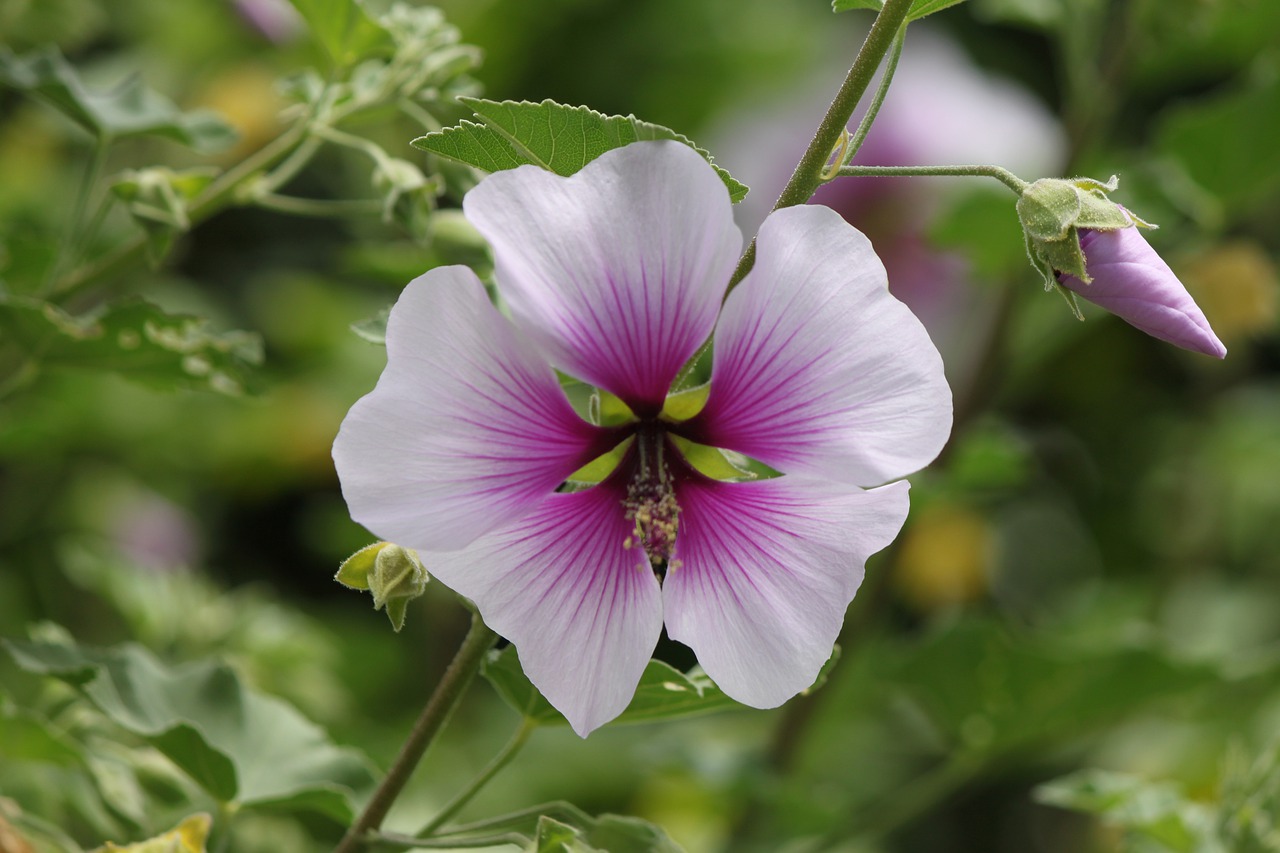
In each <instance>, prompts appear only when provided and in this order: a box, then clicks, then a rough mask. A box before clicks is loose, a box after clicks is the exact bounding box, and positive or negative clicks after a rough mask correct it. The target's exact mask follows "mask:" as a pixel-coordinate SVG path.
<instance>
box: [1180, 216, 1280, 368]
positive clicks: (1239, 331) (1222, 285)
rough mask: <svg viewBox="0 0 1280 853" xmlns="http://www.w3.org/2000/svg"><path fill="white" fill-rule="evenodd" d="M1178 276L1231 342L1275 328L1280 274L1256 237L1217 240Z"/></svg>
mask: <svg viewBox="0 0 1280 853" xmlns="http://www.w3.org/2000/svg"><path fill="white" fill-rule="evenodd" d="M1182 276H1183V280H1184V281H1185V282H1186V285H1187V289H1188V290H1189V291H1191V294H1192V295H1193V296H1194V297H1195V299H1196V301H1197V302H1198V303H1199V304H1200V305H1201V306H1202V307H1203V308H1204V313H1205V316H1207V317H1208V318H1209V322H1211V323H1212V324H1213V327H1214V328H1215V329H1216V330H1217V331H1218V334H1219V335H1221V336H1222V338H1223V340H1225V341H1227V342H1228V343H1232V342H1234V341H1238V340H1244V339H1246V338H1251V337H1254V336H1257V335H1260V334H1265V333H1266V332H1267V331H1269V330H1271V329H1274V328H1275V324H1276V316H1277V313H1278V309H1280V278H1278V277H1277V275H1276V265H1275V262H1274V261H1273V260H1272V258H1271V257H1270V256H1269V255H1268V254H1267V253H1266V252H1265V251H1264V250H1263V249H1262V247H1260V246H1259V245H1257V244H1256V243H1253V242H1248V241H1244V240H1240V241H1235V242H1231V243H1221V244H1219V245H1217V246H1214V247H1212V248H1210V249H1209V250H1208V251H1207V252H1205V253H1204V254H1201V255H1199V256H1198V257H1196V258H1194V259H1192V260H1191V261H1190V262H1189V263H1188V264H1186V266H1185V267H1184V268H1183V269H1182Z"/></svg>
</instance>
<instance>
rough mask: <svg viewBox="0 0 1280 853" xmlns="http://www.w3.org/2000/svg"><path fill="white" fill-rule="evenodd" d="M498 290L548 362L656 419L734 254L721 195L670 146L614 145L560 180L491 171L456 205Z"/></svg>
mask: <svg viewBox="0 0 1280 853" xmlns="http://www.w3.org/2000/svg"><path fill="white" fill-rule="evenodd" d="M463 208H464V210H465V211H466V215H467V218H468V219H470V220H471V222H472V223H474V224H475V226H476V228H478V229H479V230H480V233H482V234H483V235H484V236H485V238H486V239H487V240H488V241H489V243H490V244H491V245H492V246H493V251H494V257H495V259H496V261H497V279H498V286H499V289H500V290H501V292H502V295H503V298H505V299H506V301H507V304H508V305H509V306H510V308H511V314H512V316H513V317H514V318H515V320H516V322H517V324H518V325H520V326H521V327H522V328H524V329H525V330H526V331H527V332H528V333H529V334H530V336H532V337H533V339H534V340H535V341H536V342H537V343H538V344H539V345H540V346H542V347H543V348H544V350H545V351H546V352H547V353H548V354H549V357H550V359H551V361H552V363H553V364H555V365H556V366H557V367H559V368H560V369H562V370H564V371H565V372H567V373H570V374H572V375H574V376H576V377H577V378H579V379H582V380H585V381H587V382H590V383H592V384H594V385H598V386H599V387H601V388H604V389H606V390H608V391H610V392H612V393H614V394H616V395H617V396H619V397H621V398H622V399H623V400H624V401H625V402H626V403H627V404H628V405H631V406H632V408H633V409H639V410H641V411H639V412H637V413H638V414H645V413H651V414H656V413H657V411H658V410H659V409H661V407H662V401H663V399H664V398H665V396H666V393H667V390H668V388H669V386H670V385H671V382H672V380H673V379H674V378H675V376H676V373H677V372H678V371H679V369H680V367H681V365H683V364H684V362H685V361H687V360H688V359H689V358H690V357H691V356H692V355H693V354H694V352H695V351H696V350H697V348H698V347H699V346H701V345H702V343H703V341H705V340H706V339H707V336H708V335H710V334H711V329H712V327H713V326H714V325H715V317H716V313H717V311H718V309H719V304H720V299H721V297H722V296H723V295H724V289H725V286H726V284H727V283H728V279H729V275H730V273H731V272H732V271H733V267H734V264H735V263H736V262H737V257H738V252H739V250H740V249H741V248H742V235H741V233H740V232H739V231H738V229H737V227H736V226H735V225H734V224H733V211H732V206H731V205H730V203H729V195H728V191H727V190H726V189H725V187H724V184H723V183H722V182H721V181H720V179H719V177H717V176H716V173H715V171H713V170H712V168H711V167H710V166H709V165H708V164H707V162H706V161H705V160H703V159H702V157H700V156H699V155H698V154H697V152H695V151H694V150H693V149H691V148H689V147H688V146H686V145H682V144H680V143H678V142H637V143H633V144H632V145H628V146H626V147H624V148H616V149H614V150H612V151H608V152H606V153H604V154H602V155H601V156H600V157H598V158H597V159H595V160H593V161H592V162H591V163H588V164H587V165H586V166H585V167H584V168H583V169H582V170H581V171H579V172H578V173H577V174H575V175H573V176H572V177H568V178H564V177H560V176H558V175H554V174H552V173H550V172H546V171H544V170H542V169H539V168H537V167H535V166H521V167H520V168H518V169H512V170H510V171H505V172H498V173H495V174H493V175H490V176H489V177H488V178H486V179H485V180H483V181H482V182H481V183H480V185H479V186H477V187H476V188H475V189H473V190H472V191H471V192H470V193H468V194H467V197H466V198H465V199H464V201H463Z"/></svg>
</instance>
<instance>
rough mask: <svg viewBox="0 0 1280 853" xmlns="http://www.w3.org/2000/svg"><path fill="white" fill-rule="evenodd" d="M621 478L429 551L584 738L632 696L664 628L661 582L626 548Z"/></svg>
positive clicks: (438, 572)
mask: <svg viewBox="0 0 1280 853" xmlns="http://www.w3.org/2000/svg"><path fill="white" fill-rule="evenodd" d="M617 482H618V481H617V480H613V481H606V483H604V484H602V485H600V486H597V487H595V488H591V489H587V490H586V491H583V492H571V493H560V494H553V495H550V496H549V497H547V498H546V499H545V500H544V501H543V503H542V504H541V505H540V506H539V507H538V508H537V509H535V510H534V511H533V512H532V513H530V514H529V515H528V516H526V517H525V518H524V520H523V521H521V522H520V523H519V524H517V525H514V526H513V527H508V528H505V529H503V530H500V531H497V532H495V533H492V534H490V535H489V536H486V537H484V538H483V539H480V540H478V541H477V542H476V543H475V544H474V545H472V546H471V547H469V548H467V549H465V550H462V551H454V552H451V553H448V554H432V555H429V556H427V557H426V561H427V564H428V567H429V570H430V572H431V573H432V575H434V576H435V577H436V578H438V579H439V580H441V581H443V582H444V583H445V585H447V586H449V587H451V588H452V589H454V590H457V591H458V592H459V593H461V594H463V595H465V596H467V597H468V598H470V599H471V600H472V601H474V602H475V604H476V606H477V607H478V608H479V609H480V615H481V616H483V617H484V621H485V622H486V623H487V624H488V625H489V627H491V628H493V630H495V631H497V632H498V633H500V634H502V635H503V636H504V637H506V638H507V639H509V640H510V641H511V642H512V643H514V644H515V647H516V650H517V651H518V652H519V654H520V664H521V666H523V667H524V671H525V674H526V675H528V676H529V679H530V680H531V681H532V682H533V683H534V684H535V685H536V686H537V688H538V689H539V690H541V691H542V695H544V696H546V697H547V700H548V701H549V702H550V703H551V704H552V705H554V706H555V707H556V708H557V709H559V710H560V712H561V713H562V714H564V715H565V717H567V718H568V720H569V723H570V724H571V725H572V726H573V729H574V731H576V732H577V733H578V734H580V735H582V736H583V737H586V736H587V735H588V734H589V733H590V732H591V731H592V730H593V729H596V728H598V727H600V726H602V725H604V724H605V723H607V722H608V721H609V720H612V719H613V718H614V717H616V716H618V714H620V713H622V711H623V710H624V709H625V708H626V707H627V705H628V704H629V703H630V702H631V698H632V696H633V695H634V694H635V689H636V684H638V683H639V681H640V676H641V674H642V673H643V672H644V668H645V665H646V664H647V663H648V662H649V657H650V656H651V655H652V654H653V649H654V646H655V645H656V644H657V642H658V636H659V635H660V634H661V632H662V601H661V594H660V593H659V590H658V581H657V579H656V578H655V577H654V575H653V571H652V570H651V569H650V567H649V563H648V560H646V559H645V557H644V552H643V551H641V550H639V549H630V550H628V549H626V548H625V547H624V546H623V543H624V542H625V541H626V539H627V536H628V534H629V533H630V532H631V529H632V525H631V523H630V522H628V521H627V520H626V518H625V516H624V515H623V510H622V492H621V491H620V490H619V488H618V487H617Z"/></svg>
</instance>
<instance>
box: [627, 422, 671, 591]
mask: <svg viewBox="0 0 1280 853" xmlns="http://www.w3.org/2000/svg"><path fill="white" fill-rule="evenodd" d="M635 453H636V467H635V472H634V473H633V475H632V477H631V483H630V484H629V485H628V486H627V497H626V499H625V500H623V502H622V505H623V507H624V508H625V510H626V517H627V519H628V520H630V521H633V522H634V523H635V527H634V529H633V530H632V531H631V533H630V534H629V535H628V536H627V539H626V541H625V542H624V543H623V547H624V548H643V549H644V552H645V555H646V556H648V558H649V563H650V564H651V565H652V566H653V567H654V568H655V569H657V568H662V567H663V566H666V567H668V568H676V566H677V563H676V562H672V560H671V555H672V553H673V552H674V551H675V545H676V533H677V531H678V530H679V529H680V505H679V504H678V503H676V493H675V488H674V483H673V481H672V477H671V468H670V466H669V465H668V464H667V460H666V454H667V437H666V431H665V430H664V429H663V428H662V427H660V426H658V425H657V424H655V423H652V422H649V423H642V424H641V425H640V426H639V427H638V428H637V429H636V444H635Z"/></svg>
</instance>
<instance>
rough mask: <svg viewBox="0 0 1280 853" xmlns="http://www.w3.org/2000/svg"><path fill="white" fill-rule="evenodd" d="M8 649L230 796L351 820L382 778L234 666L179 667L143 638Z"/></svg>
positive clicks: (243, 802) (224, 797) (216, 793)
mask: <svg viewBox="0 0 1280 853" xmlns="http://www.w3.org/2000/svg"><path fill="white" fill-rule="evenodd" d="M4 645H5V647H6V648H7V649H8V651H9V653H10V655H11V656H12V657H13V659H14V660H15V662H17V664H18V665H19V666H21V667H22V668H23V669H25V670H26V671H28V672H32V673H36V674H39V675H46V676H50V677H52V678H56V679H58V680H61V681H65V682H66V683H68V684H70V685H72V686H74V687H76V688H77V689H78V690H80V691H81V693H82V694H83V695H84V697H85V698H86V699H88V700H89V702H90V703H91V704H92V705H93V706H94V707H95V708H96V709H97V710H98V711H100V712H102V713H103V714H105V715H106V716H107V718H109V719H110V720H111V721H112V722H113V723H115V724H116V725H118V726H120V727H121V728H123V729H124V730H126V731H128V732H130V733H132V734H134V735H137V736H139V737H141V738H143V739H145V740H146V741H147V742H148V743H150V744H151V745H152V746H154V747H155V748H156V749H158V750H160V751H161V752H162V753H164V754H165V755H166V756H167V757H168V758H169V759H170V760H171V761H173V763H174V764H175V765H177V766H178V767H179V768H181V769H182V771H183V772H184V773H186V774H187V775H188V776H190V777H191V778H192V779H193V780H194V781H196V782H197V783H198V784H199V785H200V786H201V787H202V788H204V789H205V790H206V791H208V792H209V794H210V795H212V796H213V797H214V798H215V799H217V800H218V801H220V802H225V803H236V804H238V805H240V806H268V805H269V806H274V807H281V808H290V809H305V810H311V811H317V812H320V813H322V814H325V815H328V816H329V817H331V818H333V819H335V820H338V821H344V822H345V821H349V820H350V819H351V818H352V816H353V814H354V811H353V810H354V807H355V803H356V802H357V800H358V798H359V797H360V796H361V795H362V794H363V793H364V792H365V790H366V789H367V788H368V787H369V786H370V785H371V784H372V781H373V779H372V775H371V773H370V770H369V766H368V763H367V761H366V760H365V759H364V758H363V757H362V756H361V755H360V754H359V753H357V752H355V751H354V750H351V749H346V748H342V747H337V746H334V745H333V744H332V743H330V742H329V740H328V738H327V737H326V736H325V734H324V733H323V732H322V731H321V730H320V729H319V728H318V727H316V726H315V725H314V724H312V723H310V722H309V721H307V720H306V719H304V718H303V717H302V716H301V715H300V714H299V713H298V712H297V711H296V710H294V709H293V708H292V707H291V706H289V705H287V704H285V703H284V702H282V701H281V700H279V699H275V698H272V697H270V696H266V695H264V694H261V693H257V692H255V691H253V690H251V689H250V688H248V687H246V686H245V685H244V684H243V683H241V681H240V679H239V677H238V676H237V675H236V673H235V672H234V671H233V670H232V669H231V668H230V667H228V666H226V665H225V664H222V663H217V662H214V661H202V662H195V663H189V664H185V665H183V666H180V667H173V668H171V667H168V666H166V665H164V664H162V663H160V662H159V661H157V660H156V659H155V658H154V657H152V656H151V654H150V653H148V652H147V651H146V650H145V649H143V648H141V647H140V646H136V645H133V644H125V645H122V646H118V647H114V648H108V649H92V648H87V647H81V646H78V645H76V644H74V643H72V642H70V641H58V642H55V641H50V640H45V641H34V642H25V641H16V640H6V641H4Z"/></svg>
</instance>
